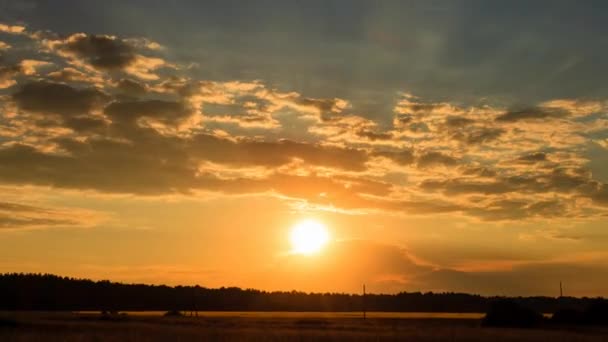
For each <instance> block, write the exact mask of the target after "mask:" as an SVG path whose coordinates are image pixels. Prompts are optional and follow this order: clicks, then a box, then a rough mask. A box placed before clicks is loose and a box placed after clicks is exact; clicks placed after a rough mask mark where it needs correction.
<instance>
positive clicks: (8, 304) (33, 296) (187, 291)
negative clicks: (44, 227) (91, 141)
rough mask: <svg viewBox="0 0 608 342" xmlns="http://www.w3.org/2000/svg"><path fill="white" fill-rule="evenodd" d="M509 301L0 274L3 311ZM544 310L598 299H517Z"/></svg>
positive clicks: (480, 306)
mask: <svg viewBox="0 0 608 342" xmlns="http://www.w3.org/2000/svg"><path fill="white" fill-rule="evenodd" d="M498 299H504V297H484V296H480V295H473V294H465V293H451V292H446V293H433V292H427V293H421V292H401V293H398V294H367V295H366V296H365V299H364V298H363V296H362V295H360V294H346V293H305V292H298V291H277V292H267V291H260V290H255V289H241V288H236V287H221V288H205V287H200V286H174V287H172V286H165V285H146V284H122V283H116V282H110V281H107V280H103V281H92V280H88V279H76V278H69V277H61V276H57V275H52V274H24V273H7V274H0V310H49V311H52V310H62V311H63V310H72V311H89V310H99V311H165V310H180V311H361V310H362V309H363V305H364V303H365V308H366V310H367V311H388V312H486V311H487V309H488V308H489V306H490V304H491V303H492V302H494V301H496V300H498ZM510 299H511V300H513V301H515V302H517V303H518V304H520V305H522V306H525V307H528V308H530V309H533V310H536V311H538V312H555V311H556V310H558V309H559V308H560V307H569V308H574V309H576V308H579V309H582V308H585V307H587V306H588V305H589V304H590V303H592V301H593V300H594V299H593V298H574V297H560V298H553V297H516V298H510Z"/></svg>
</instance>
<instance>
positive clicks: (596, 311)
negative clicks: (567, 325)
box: [583, 299, 608, 325]
mask: <svg viewBox="0 0 608 342" xmlns="http://www.w3.org/2000/svg"><path fill="white" fill-rule="evenodd" d="M583 316H584V321H585V323H587V324H593V325H608V301H606V300H604V299H598V300H596V301H594V302H593V303H591V304H590V305H589V307H588V308H587V310H585V312H584V314H583Z"/></svg>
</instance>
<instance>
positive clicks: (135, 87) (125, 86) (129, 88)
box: [116, 78, 148, 97]
mask: <svg viewBox="0 0 608 342" xmlns="http://www.w3.org/2000/svg"><path fill="white" fill-rule="evenodd" d="M116 88H117V89H118V90H119V91H121V92H122V93H123V94H125V95H129V96H135V97H137V96H141V95H144V94H146V93H147V92H148V87H147V86H146V85H145V84H144V83H140V82H137V81H134V80H131V79H125V78H123V79H121V80H120V81H118V84H117V85H116Z"/></svg>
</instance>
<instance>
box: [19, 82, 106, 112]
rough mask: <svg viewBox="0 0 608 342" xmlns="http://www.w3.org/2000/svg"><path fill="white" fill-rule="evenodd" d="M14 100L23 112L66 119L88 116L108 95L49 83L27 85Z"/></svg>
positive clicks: (92, 90) (88, 89) (97, 91)
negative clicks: (53, 115) (52, 115)
mask: <svg viewBox="0 0 608 342" xmlns="http://www.w3.org/2000/svg"><path fill="white" fill-rule="evenodd" d="M12 98H13V100H14V101H15V103H16V104H17V105H18V106H19V108H20V109H22V110H25V111H29V112H35V113H40V114H56V115H59V116H65V117H70V116H78V115H88V114H89V113H90V111H91V110H92V109H93V108H95V107H97V106H100V105H101V104H103V103H104V102H105V101H107V100H108V96H107V95H106V94H104V93H102V92H100V91H99V90H97V89H95V88H83V89H79V88H74V87H71V86H68V85H65V84H61V83H53V82H47V81H35V82H30V83H27V84H25V85H24V86H22V87H21V88H20V89H19V90H17V92H15V93H14V94H13V95H12Z"/></svg>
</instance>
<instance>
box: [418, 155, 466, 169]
mask: <svg viewBox="0 0 608 342" xmlns="http://www.w3.org/2000/svg"><path fill="white" fill-rule="evenodd" d="M457 164H458V159H456V158H454V157H451V156H449V155H447V154H443V153H441V152H425V153H423V154H422V155H420V156H418V158H417V165H418V167H421V168H428V167H434V166H455V165H457Z"/></svg>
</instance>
